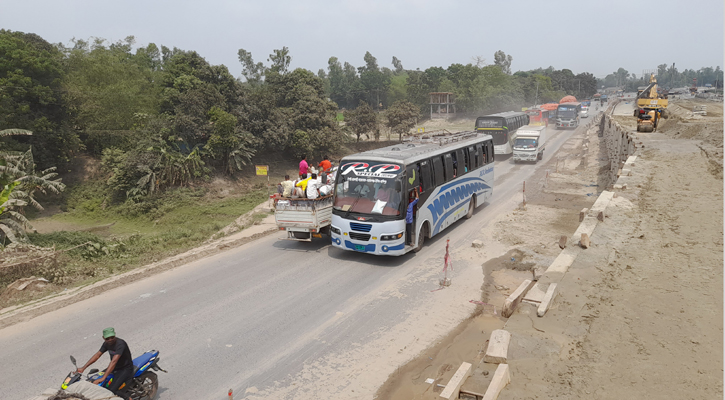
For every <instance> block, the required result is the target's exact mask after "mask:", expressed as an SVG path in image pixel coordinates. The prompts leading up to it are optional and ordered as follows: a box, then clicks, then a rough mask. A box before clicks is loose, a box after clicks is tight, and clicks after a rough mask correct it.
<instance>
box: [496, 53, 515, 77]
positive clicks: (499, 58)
mask: <svg viewBox="0 0 725 400" xmlns="http://www.w3.org/2000/svg"><path fill="white" fill-rule="evenodd" d="M513 59H514V58H513V57H511V56H510V55H508V56H507V55H506V53H504V52H503V51H501V50H499V51H497V52H495V53H494V54H493V63H494V65H496V66H498V67H499V68H501V71H503V73H504V74H508V75H510V74H511V61H513Z"/></svg>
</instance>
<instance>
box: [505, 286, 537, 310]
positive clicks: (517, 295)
mask: <svg viewBox="0 0 725 400" xmlns="http://www.w3.org/2000/svg"><path fill="white" fill-rule="evenodd" d="M534 283H535V282H533V281H531V280H530V279H527V280H525V281H523V282H522V283H521V285H519V287H518V289H516V291H515V292H513V293H511V296H509V297H508V298H507V299H506V301H505V302H504V303H503V310H501V315H503V316H504V317H505V318H508V317H510V316H511V314H513V313H514V310H515V309H516V306H518V305H519V303H520V302H521V299H522V298H523V297H524V295H525V294H526V292H528V291H529V289H530V288H531V286H532V285H534Z"/></svg>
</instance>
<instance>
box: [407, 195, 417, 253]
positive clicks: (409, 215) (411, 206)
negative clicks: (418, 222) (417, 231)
mask: <svg viewBox="0 0 725 400" xmlns="http://www.w3.org/2000/svg"><path fill="white" fill-rule="evenodd" d="M416 204H418V190H416V189H413V191H412V192H410V203H408V211H407V212H406V213H405V242H406V243H407V244H412V243H413V240H412V237H413V217H414V214H415V206H416Z"/></svg>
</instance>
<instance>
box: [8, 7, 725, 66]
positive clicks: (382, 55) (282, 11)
mask: <svg viewBox="0 0 725 400" xmlns="http://www.w3.org/2000/svg"><path fill="white" fill-rule="evenodd" d="M0 28H3V29H10V30H14V31H23V32H33V33H36V34H38V35H40V36H42V37H43V38H44V39H46V40H47V41H49V42H52V43H58V42H61V43H64V44H68V43H70V40H71V39H72V38H78V39H88V38H90V37H100V38H104V39H108V40H110V41H117V40H120V39H123V38H125V37H126V36H129V35H133V36H135V37H136V43H137V45H139V46H145V45H146V44H148V43H156V44H157V45H165V46H167V47H178V48H180V49H183V50H195V51H197V52H199V54H201V55H202V56H203V57H204V58H206V60H207V61H208V62H210V63H211V64H224V65H226V66H227V67H228V68H229V71H230V72H231V73H232V74H233V75H235V76H240V73H241V64H240V63H239V61H238V59H237V51H238V50H239V49H240V48H243V49H245V50H247V51H250V52H251V53H252V55H253V56H254V59H255V61H262V62H264V63H265V64H267V62H266V60H267V57H268V55H269V54H270V53H271V52H272V50H273V49H281V48H282V47H283V46H287V47H288V48H289V49H290V54H291V56H292V68H298V67H302V68H306V69H309V70H311V71H313V72H315V73H316V72H317V71H318V70H319V69H320V68H325V69H327V60H328V59H329V58H330V57H331V56H335V57H337V58H338V59H340V61H341V62H345V61H348V62H350V63H351V64H352V65H354V66H356V67H358V66H361V65H363V56H364V54H365V52H366V51H370V52H371V53H372V54H373V56H375V57H376V58H377V59H378V65H380V66H381V67H383V66H386V67H389V68H392V65H391V60H392V57H393V56H396V57H398V58H399V59H400V60H401V61H402V62H403V66H404V67H405V68H406V69H416V68H420V69H421V70H424V69H426V68H428V67H431V66H441V67H444V68H445V67H448V66H449V65H450V64H453V63H462V64H467V63H470V62H472V57H474V56H483V57H484V58H485V59H486V61H487V62H488V63H493V53H494V52H495V51H497V50H503V51H504V52H506V54H510V55H512V56H513V63H512V70H513V71H518V70H529V69H534V68H538V67H544V68H545V67H548V66H550V65H552V66H554V67H555V68H557V69H561V68H569V69H571V70H572V71H574V73H580V72H584V71H586V72H591V73H593V74H594V75H596V76H597V77H604V76H605V75H606V74H608V73H611V72H613V71H615V70H616V69H617V68H619V67H624V68H625V69H627V70H629V72H631V73H635V74H637V76H639V75H640V74H641V73H642V70H644V69H654V68H656V67H657V65H658V64H663V63H667V64H670V65H671V64H672V63H673V62H674V63H676V66H677V68H678V69H679V70H680V71H682V70H683V69H686V68H692V69H698V68H700V67H703V66H712V67H713V68H714V67H715V66H717V65H719V66H721V68H722V66H723V0H658V1H654V2H653V1H640V0H578V1H569V0H549V1H544V0H537V1H529V0H508V1H491V0H489V1H486V0H471V1H445V0H439V1H431V0H372V1H362V0H357V1H354V0H318V1H311V0H293V1H290V0H276V1H275V0H266V1H265V0H258V1H246V0H245V1H242V0H236V1H235V0H206V1H189V0H144V1H141V0H124V1H118V0H0Z"/></svg>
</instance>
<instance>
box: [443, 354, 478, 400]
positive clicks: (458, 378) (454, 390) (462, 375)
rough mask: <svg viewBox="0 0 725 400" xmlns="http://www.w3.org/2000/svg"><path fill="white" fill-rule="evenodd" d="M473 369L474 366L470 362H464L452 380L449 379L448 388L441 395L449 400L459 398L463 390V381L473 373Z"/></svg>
mask: <svg viewBox="0 0 725 400" xmlns="http://www.w3.org/2000/svg"><path fill="white" fill-rule="evenodd" d="M472 370H473V366H472V365H471V364H470V363H467V362H464V363H463V364H461V366H460V367H458V371H456V373H455V374H453V377H452V378H451V380H450V381H448V384H447V385H446V388H445V389H443V391H442V392H441V397H442V398H444V399H449V400H450V399H457V398H458V395H459V394H460V391H461V385H463V382H464V381H465V380H466V379H467V378H468V376H469V375H471V371H472Z"/></svg>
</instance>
